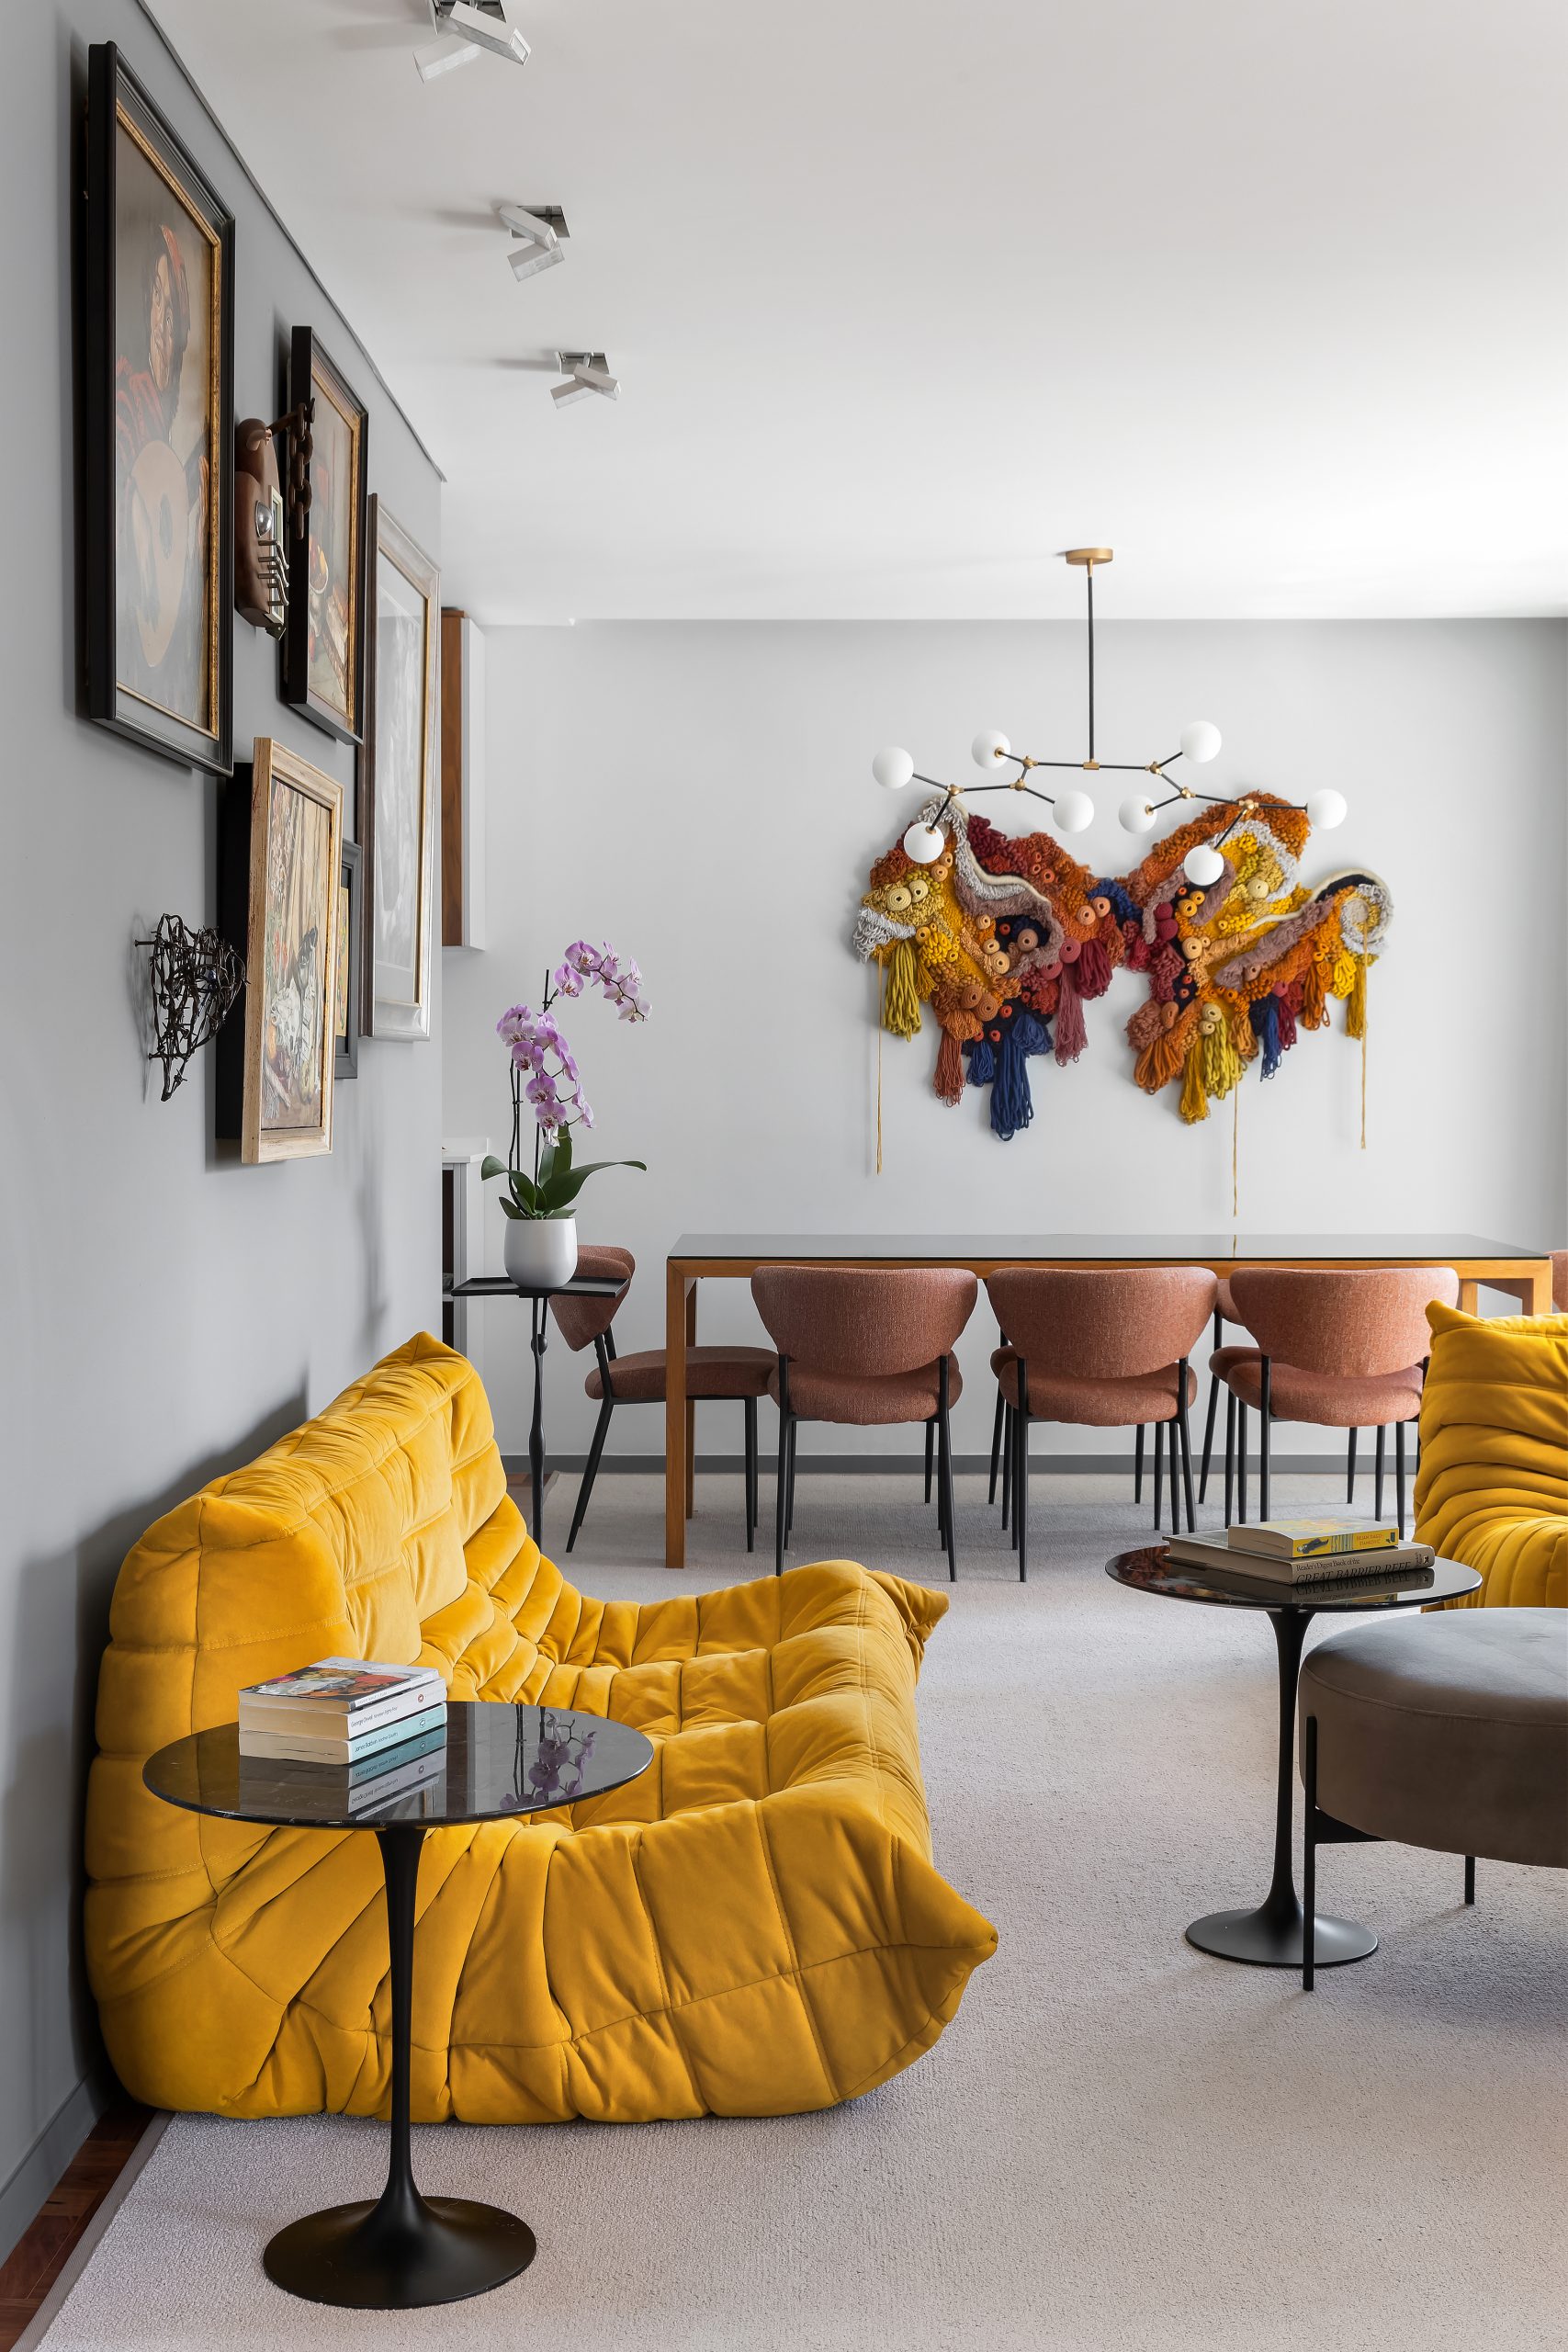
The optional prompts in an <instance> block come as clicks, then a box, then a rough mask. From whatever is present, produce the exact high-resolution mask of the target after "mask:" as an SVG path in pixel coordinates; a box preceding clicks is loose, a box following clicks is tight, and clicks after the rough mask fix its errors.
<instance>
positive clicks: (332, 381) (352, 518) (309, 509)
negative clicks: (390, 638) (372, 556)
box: [283, 327, 369, 743]
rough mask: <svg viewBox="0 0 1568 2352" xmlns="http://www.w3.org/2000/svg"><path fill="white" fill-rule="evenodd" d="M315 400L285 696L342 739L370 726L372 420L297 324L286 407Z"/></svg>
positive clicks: (295, 544)
mask: <svg viewBox="0 0 1568 2352" xmlns="http://www.w3.org/2000/svg"><path fill="white" fill-rule="evenodd" d="M300 401H310V402H311V403H312V411H311V418H310V458H309V468H308V479H309V483H310V499H309V502H308V503H307V502H303V501H301V502H299V503H297V504H296V506H295V511H294V513H295V519H294V529H293V533H292V535H291V537H290V539H289V546H288V574H289V592H288V624H287V627H286V628H285V630H284V635H283V699H284V701H285V702H287V703H291V704H292V705H293V707H295V709H296V710H299V711H302V712H303V713H304V715H305V717H306V718H310V719H313V720H314V721H315V723H316V725H317V726H318V727H321V728H324V729H326V732H327V733H328V734H329V735H335V736H337V737H338V738H339V740H340V741H342V742H344V743H357V742H358V741H359V740H360V737H361V736H362V734H363V733H364V730H365V526H366V478H365V448H366V438H367V428H368V424H369V418H368V417H367V413H366V410H365V404H364V402H363V401H361V400H360V398H359V396H358V394H357V393H356V392H355V390H354V389H353V387H352V386H351V385H350V383H349V382H348V380H347V379H346V377H345V376H344V373H343V371H342V369H341V368H337V367H335V366H334V365H333V361H332V360H331V359H330V358H329V357H328V356H327V354H326V353H325V352H324V351H323V350H322V348H321V343H320V341H319V340H318V338H317V335H316V333H315V330H314V329H313V328H312V327H296V328H295V330H294V334H293V337H292V339H291V342H290V345H289V353H288V400H287V402H286V406H288V408H290V409H294V408H298V406H299V403H300Z"/></svg>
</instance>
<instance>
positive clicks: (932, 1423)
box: [926, 1413, 936, 1503]
mask: <svg viewBox="0 0 1568 2352" xmlns="http://www.w3.org/2000/svg"><path fill="white" fill-rule="evenodd" d="M935 1450H936V1416H935V1414H934V1413H933V1414H932V1416H931V1419H930V1420H929V1421H928V1422H927V1423H926V1501H927V1502H928V1503H929V1502H930V1501H931V1465H932V1462H933V1459H934V1456H935Z"/></svg>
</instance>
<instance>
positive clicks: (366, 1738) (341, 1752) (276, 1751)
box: [240, 1684, 446, 1764]
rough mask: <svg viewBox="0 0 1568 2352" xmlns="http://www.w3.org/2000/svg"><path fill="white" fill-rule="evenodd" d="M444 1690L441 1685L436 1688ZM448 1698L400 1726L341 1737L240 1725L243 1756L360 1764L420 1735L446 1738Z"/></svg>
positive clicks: (405, 1719) (402, 1718)
mask: <svg viewBox="0 0 1568 2352" xmlns="http://www.w3.org/2000/svg"><path fill="white" fill-rule="evenodd" d="M436 1687H437V1688H438V1689H439V1688H440V1686H439V1684H438V1685H437V1686H436ZM426 1731H439V1732H441V1734H442V1736H443V1737H445V1736H446V1694H445V1692H443V1693H442V1696H441V1697H440V1699H439V1700H437V1701H436V1702H435V1703H434V1705H427V1706H425V1707H423V1708H421V1709H420V1710H419V1712H418V1713H415V1714H410V1715H402V1716H400V1718H399V1719H398V1721H397V1722H396V1723H391V1724H380V1725H379V1726H378V1728H374V1729H372V1730H370V1731H363V1732H355V1733H354V1734H353V1735H344V1736H336V1735H334V1734H332V1733H326V1734H319V1735H316V1736H311V1735H310V1734H309V1733H306V1732H299V1731H293V1730H288V1731H265V1730H258V1729H256V1727H255V1726H254V1724H247V1723H246V1722H245V1721H244V1719H243V1717H242V1718H241V1722H240V1753H241V1755H242V1756H275V1757H280V1758H285V1759H288V1760H292V1761H293V1762H295V1763H298V1764H356V1763H357V1762H358V1761H359V1759H360V1758H361V1757H364V1756H378V1755H379V1754H380V1753H381V1751H382V1750H383V1749H384V1748H388V1747H399V1746H400V1744H401V1743H402V1741H404V1740H405V1739H412V1738H414V1737H415V1736H416V1735H417V1734H419V1733H421V1732H426Z"/></svg>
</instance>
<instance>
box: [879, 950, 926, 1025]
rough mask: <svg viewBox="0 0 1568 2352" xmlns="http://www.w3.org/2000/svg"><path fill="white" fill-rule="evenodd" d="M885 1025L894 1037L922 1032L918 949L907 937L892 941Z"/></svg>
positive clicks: (883, 1023) (884, 1011)
mask: <svg viewBox="0 0 1568 2352" xmlns="http://www.w3.org/2000/svg"><path fill="white" fill-rule="evenodd" d="M882 1025H883V1027H884V1028H885V1029H888V1030H890V1031H891V1032H892V1034H893V1035H894V1036H895V1037H918V1036H919V1034H920V1000H919V993H918V992H917V989H916V986H915V951H914V949H913V948H912V947H911V946H910V944H909V942H908V940H907V939H896V940H895V941H894V943H893V952H892V956H891V957H890V959H889V964H888V972H887V1001H886V1005H885V1007H884V1010H883V1015H882Z"/></svg>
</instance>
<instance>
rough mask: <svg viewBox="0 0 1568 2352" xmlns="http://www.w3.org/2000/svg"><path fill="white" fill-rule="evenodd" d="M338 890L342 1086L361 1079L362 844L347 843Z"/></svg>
mask: <svg viewBox="0 0 1568 2352" xmlns="http://www.w3.org/2000/svg"><path fill="white" fill-rule="evenodd" d="M341 854H342V860H343V863H342V865H341V868H340V870H339V874H338V891H337V961H336V963H335V964H334V966H333V972H334V974H335V984H334V986H333V1009H334V1012H335V1016H336V1017H335V1020H334V1023H333V1032H334V1039H335V1043H336V1047H337V1054H336V1059H335V1061H334V1063H333V1072H334V1075H335V1076H336V1078H337V1079H338V1080H339V1082H340V1084H341V1082H342V1080H344V1079H345V1078H357V1077H358V1076H359V995H360V972H359V967H360V938H361V922H362V918H363V909H362V907H361V904H360V897H359V872H360V868H359V854H360V853H359V843H358V842H350V841H345V842H344V844H343V849H342V853H341Z"/></svg>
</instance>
